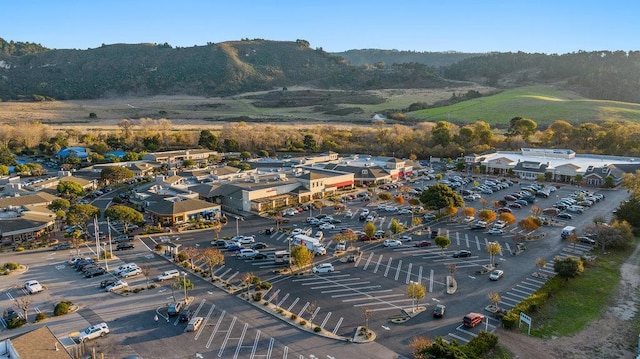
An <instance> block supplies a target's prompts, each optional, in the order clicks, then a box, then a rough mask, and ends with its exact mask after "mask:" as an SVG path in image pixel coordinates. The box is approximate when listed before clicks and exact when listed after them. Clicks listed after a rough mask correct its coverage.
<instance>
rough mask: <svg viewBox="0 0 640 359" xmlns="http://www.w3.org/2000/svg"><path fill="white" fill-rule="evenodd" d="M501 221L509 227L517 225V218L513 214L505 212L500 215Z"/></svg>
mask: <svg viewBox="0 0 640 359" xmlns="http://www.w3.org/2000/svg"><path fill="white" fill-rule="evenodd" d="M500 220H501V221H503V222H505V223H506V224H508V225H511V224H514V223H516V216H514V215H513V214H512V213H508V212H504V213H501V214H500Z"/></svg>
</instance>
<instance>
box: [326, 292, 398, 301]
mask: <svg viewBox="0 0 640 359" xmlns="http://www.w3.org/2000/svg"><path fill="white" fill-rule="evenodd" d="M388 291H389V292H390V291H391V290H388ZM404 296H405V294H389V295H380V296H376V297H372V296H370V295H368V294H367V296H366V297H360V298H352V299H343V300H342V302H343V303H349V302H356V301H360V300H369V299H383V298H391V297H404ZM331 298H333V296H332V297H331Z"/></svg>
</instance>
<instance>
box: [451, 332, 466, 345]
mask: <svg viewBox="0 0 640 359" xmlns="http://www.w3.org/2000/svg"><path fill="white" fill-rule="evenodd" d="M447 335H449V336H450V337H453V338H454V339H457V340H458V341H460V342H462V343H468V342H469V339H465V338H463V337H461V336H459V335H455V334H453V333H449V334H447Z"/></svg>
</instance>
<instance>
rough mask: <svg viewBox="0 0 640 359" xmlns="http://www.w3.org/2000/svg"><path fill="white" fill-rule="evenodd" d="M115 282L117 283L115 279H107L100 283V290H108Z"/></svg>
mask: <svg viewBox="0 0 640 359" xmlns="http://www.w3.org/2000/svg"><path fill="white" fill-rule="evenodd" d="M115 282H117V280H115V279H105V280H103V281H102V282H100V288H106V287H108V286H110V285H112V284H113V283H115Z"/></svg>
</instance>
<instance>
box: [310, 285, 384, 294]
mask: <svg viewBox="0 0 640 359" xmlns="http://www.w3.org/2000/svg"><path fill="white" fill-rule="evenodd" d="M380 287H382V286H381V285H369V286H366V287H347V288H342V289H333V290H323V291H320V293H322V294H330V293H339V292H344V291H358V290H361V289H372V288H380Z"/></svg>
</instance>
